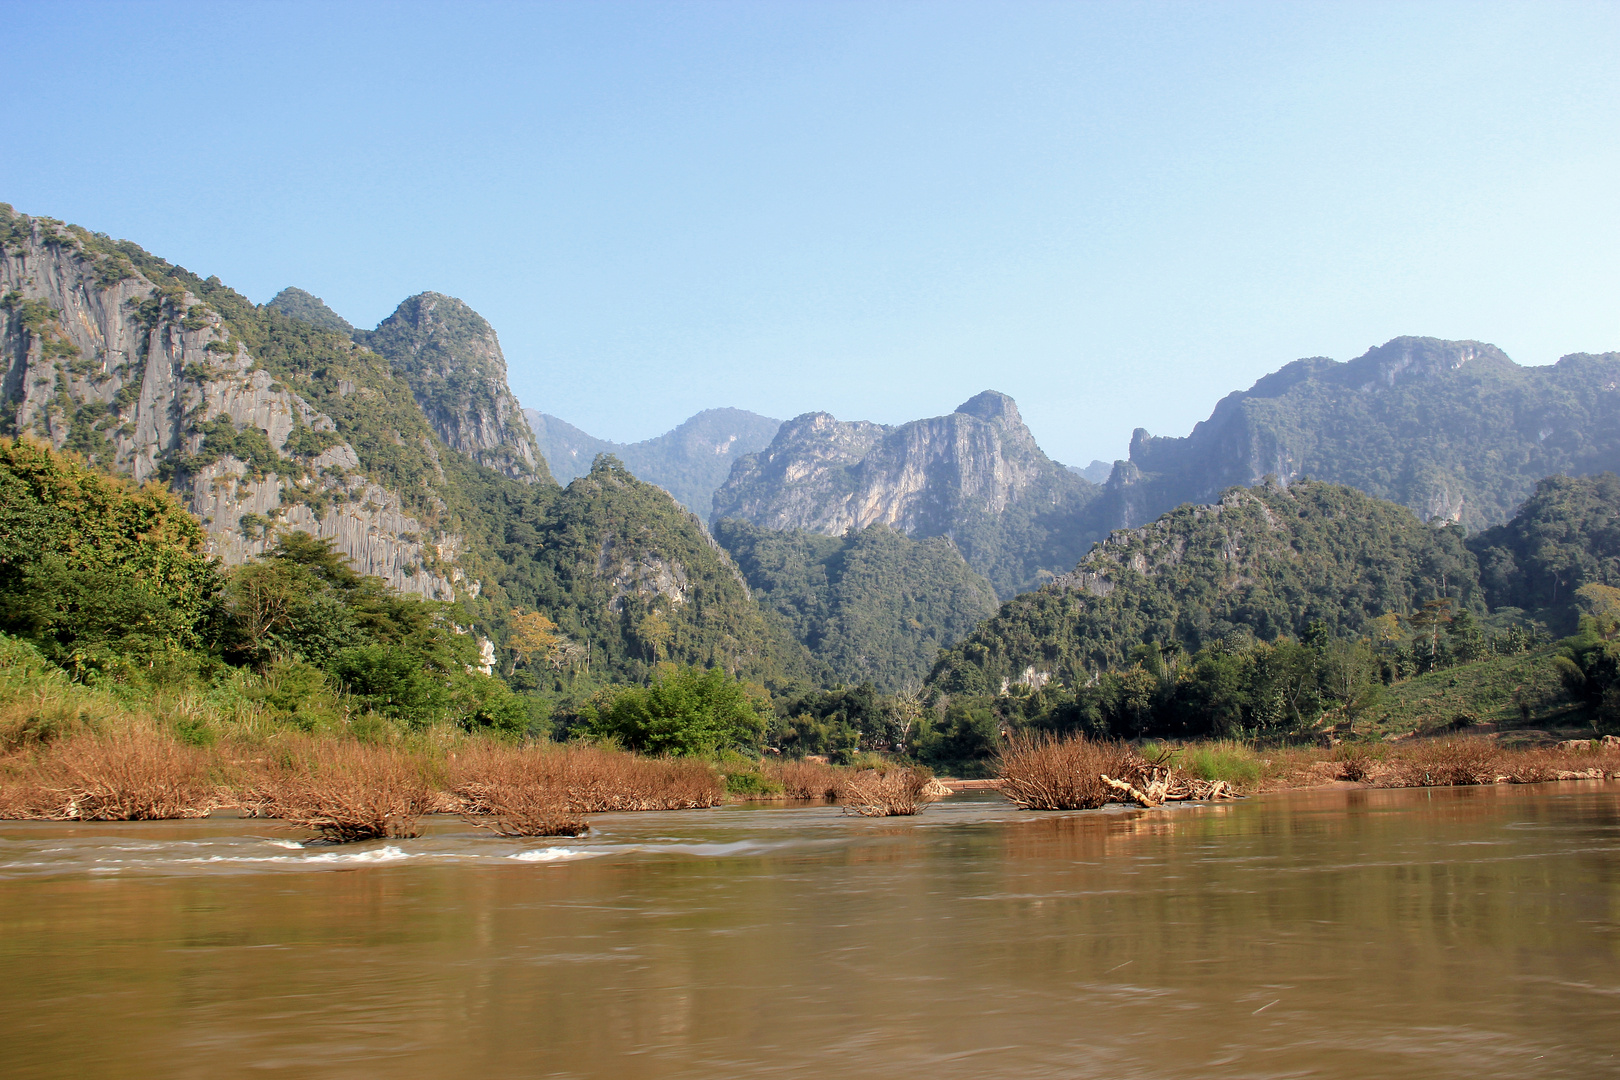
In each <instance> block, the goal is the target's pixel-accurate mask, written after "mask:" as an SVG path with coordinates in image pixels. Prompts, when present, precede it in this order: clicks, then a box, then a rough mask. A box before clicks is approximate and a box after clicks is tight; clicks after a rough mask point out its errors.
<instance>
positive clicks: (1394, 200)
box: [0, 2, 1620, 464]
mask: <svg viewBox="0 0 1620 1080" xmlns="http://www.w3.org/2000/svg"><path fill="white" fill-rule="evenodd" d="M0 16H3V17H4V20H5V22H4V25H5V27H6V38H7V41H8V44H9V48H8V49H7V50H6V61H5V71H4V78H3V82H0V87H3V90H0V95H3V96H0V100H3V102H4V105H5V115H6V118H7V121H8V123H7V125H6V126H7V135H8V137H7V139H6V144H5V148H4V149H3V150H0V200H4V201H8V202H11V203H13V204H14V205H15V206H16V207H17V208H18V209H19V210H22V211H25V212H29V213H37V214H47V215H50V216H52V217H58V218H64V219H67V220H70V221H74V222H77V223H80V224H83V225H85V226H87V227H89V228H92V229H98V230H102V231H105V232H109V233H111V234H113V235H114V236H119V237H128V238H130V239H132V240H135V241H137V242H139V243H140V244H142V245H143V246H145V247H146V248H148V249H149V250H151V251H153V252H155V253H157V254H159V255H162V256H164V257H166V258H169V259H171V260H173V261H175V262H179V263H181V264H183V265H185V266H187V267H188V268H190V269H192V270H194V271H196V272H198V273H201V274H204V275H207V274H218V275H219V276H220V277H221V278H222V279H224V280H225V281H226V282H227V283H229V284H231V285H233V286H235V287H236V288H237V289H240V290H241V291H243V292H244V293H246V294H247V295H248V296H250V297H251V298H253V299H254V300H256V301H260V302H263V301H265V300H268V299H269V298H270V297H271V296H272V295H274V293H275V292H276V291H277V290H279V289H280V288H281V287H282V286H283V285H288V284H296V285H298V286H300V287H302V288H305V289H308V290H310V291H311V292H314V293H316V294H317V295H319V296H322V297H324V298H325V299H326V300H327V302H328V303H330V304H331V305H332V306H333V307H334V308H335V309H336V310H337V311H338V312H339V313H341V314H342V315H344V316H345V317H346V318H348V319H350V320H351V321H352V322H354V323H356V324H358V325H363V326H373V325H375V324H376V323H377V322H378V321H379V320H380V319H382V318H383V317H384V316H386V315H387V314H388V313H389V312H390V311H391V310H392V309H393V307H394V305H395V304H397V303H398V302H399V301H400V300H401V299H403V298H404V297H405V296H407V295H409V294H411V293H414V292H419V291H421V290H424V289H435V290H438V291H440V292H446V293H451V294H453V295H456V296H459V297H461V298H462V299H464V300H466V301H467V302H468V303H470V304H471V305H472V306H473V307H474V308H476V309H477V310H478V311H480V312H482V313H483V314H484V315H485V316H486V317H487V318H488V319H489V320H490V321H491V322H492V323H493V324H494V325H495V327H496V329H497V330H498V331H499V333H500V336H501V341H502V344H503V346H504V348H505V351H506V355H507V359H508V361H509V362H510V365H511V380H512V384H513V387H514V389H515V390H516V391H517V393H518V395H519V397H520V398H522V400H523V401H524V403H525V404H527V405H531V406H534V407H537V408H540V409H542V410H544V411H546V412H551V413H555V414H557V415H559V416H562V417H564V418H565V419H568V420H570V421H572V422H574V423H576V424H578V425H580V426H581V427H583V428H585V429H586V430H588V431H590V432H592V433H593V434H596V435H600V436H603V437H608V438H614V439H620V440H634V439H639V438H644V437H647V436H650V435H653V434H656V433H658V432H660V431H663V430H665V429H667V428H669V427H671V426H672V425H674V424H675V423H677V422H679V421H680V420H681V419H683V418H685V417H686V416H688V415H689V414H691V413H693V412H695V411H697V410H698V409H701V408H705V407H709V406H716V405H735V406H739V407H742V408H748V409H754V410H757V411H759V412H763V413H768V414H770V415H774V416H778V417H787V416H792V415H795V414H797V413H800V412H805V411H808V410H811V409H826V410H828V411H830V412H832V413H834V414H836V415H838V416H840V417H843V418H846V419H856V418H864V419H872V420H879V421H884V422H890V423H893V422H900V421H904V420H907V419H911V418H914V417H918V416H928V415H934V414H938V413H941V412H946V411H949V410H950V409H952V408H954V407H955V406H956V405H957V404H958V403H959V402H961V401H962V400H964V399H966V398H967V397H969V396H971V395H972V394H974V393H976V392H977V391H979V390H982V389H984V388H986V387H993V388H996V389H999V390H1004V391H1006V392H1007V393H1010V394H1012V395H1013V396H1014V397H1016V398H1017V399H1018V402H1019V405H1020V407H1021V408H1022V409H1023V412H1024V415H1025V417H1026V418H1027V419H1028V421H1029V423H1030V426H1031V427H1032V428H1033V429H1034V431H1035V434H1036V436H1037V438H1039V439H1040V441H1041V443H1042V445H1043V446H1044V447H1046V449H1047V450H1048V452H1049V453H1051V454H1052V455H1053V456H1055V457H1057V458H1059V459H1060V460H1064V461H1070V462H1074V463H1077V464H1084V463H1085V462H1087V461H1089V460H1091V459H1092V458H1093V457H1102V458H1108V459H1111V458H1113V457H1117V456H1123V454H1124V452H1125V448H1126V443H1127V441H1128V439H1129V437H1130V431H1131V429H1132V428H1133V427H1136V426H1138V425H1140V426H1144V427H1146V428H1148V429H1149V430H1150V431H1153V432H1154V433H1155V434H1177V435H1179V434H1185V433H1186V432H1187V430H1188V429H1189V428H1190V427H1191V426H1192V424H1193V423H1194V422H1196V421H1197V420H1199V419H1202V418H1203V417H1204V416H1206V415H1207V414H1208V413H1209V410H1210V408H1211V407H1212V406H1213V405H1214V403H1215V401H1216V400H1217V399H1218V398H1219V397H1220V396H1221V395H1223V394H1224V393H1226V392H1228V391H1230V390H1232V389H1236V388H1239V387H1246V386H1247V385H1249V384H1250V383H1251V382H1253V380H1254V379H1256V378H1257V377H1259V376H1260V375H1262V374H1264V373H1265V372H1267V371H1270V370H1273V369H1275V368H1277V367H1279V366H1280V365H1282V364H1283V363H1285V362H1287V361H1288V360H1291V359H1294V358H1297V357H1300V356H1313V355H1326V356H1333V357H1335V358H1338V359H1341V360H1342V359H1349V358H1351V357H1353V356H1355V355H1358V354H1359V353H1361V352H1362V351H1364V350H1365V349H1366V348H1367V347H1368V346H1370V345H1373V344H1376V343H1380V342H1382V341H1384V340H1386V339H1388V338H1390V337H1394V336H1396V335H1398V334H1432V335H1437V336H1442V337H1454V338H1462V337H1468V338H1478V339H1482V340H1486V341H1491V342H1494V343H1495V344H1497V345H1500V346H1502V347H1503V348H1504V349H1506V350H1507V351H1508V352H1509V354H1510V355H1512V356H1514V357H1515V359H1517V360H1518V361H1519V362H1521V363H1529V364H1543V363H1550V362H1551V361H1553V360H1555V359H1557V357H1558V356H1560V355H1562V354H1564V353H1568V352H1575V351H1604V350H1611V349H1620V257H1617V252H1620V59H1617V57H1620V5H1616V4H1569V5H1559V4H1549V3H1538V4H1533V5H1519V4H1512V5H1495V4H1464V5H1453V4H1440V5H1425V4H1413V3H1400V4H1307V3H1293V4H1282V5H1274V4H1213V3H1211V4H1167V5H1165V4H1126V5H1115V4H1052V5H1048V4H1016V3H996V4H962V5H946V4H941V3H927V4H882V3H860V4H838V3H801V4H788V3H776V4H771V3H748V4H726V3H686V4H610V3H600V4H527V5H508V4H484V5H479V4H469V3H461V4H455V5H432V4H418V5H404V4H386V5H370V4H331V3H325V4H295V3H262V4H207V5H193V4H156V3H151V4H143V3H121V4H107V5H79V4H71V3H52V4H41V3H35V2H29V3H0Z"/></svg>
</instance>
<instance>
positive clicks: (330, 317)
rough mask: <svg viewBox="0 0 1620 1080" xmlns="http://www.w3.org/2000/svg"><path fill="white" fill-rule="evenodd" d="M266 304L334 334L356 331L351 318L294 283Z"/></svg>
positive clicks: (346, 333) (350, 334)
mask: <svg viewBox="0 0 1620 1080" xmlns="http://www.w3.org/2000/svg"><path fill="white" fill-rule="evenodd" d="M264 306H265V307H267V308H270V309H271V310H272V311H279V312H281V314H283V315H285V316H287V317H288V318H289V319H297V320H298V321H299V322H305V323H308V324H309V325H311V326H313V327H315V328H316V329H317V330H330V331H332V332H333V333H334V334H343V335H346V336H349V337H352V336H353V335H354V332H355V330H354V326H353V325H352V324H351V323H350V322H349V320H348V319H345V318H344V317H343V316H341V315H339V314H338V313H337V312H335V311H333V310H332V309H331V308H329V307H327V306H326V301H325V300H322V299H321V298H320V297H318V296H316V295H315V294H314V293H310V292H305V291H304V290H303V289H300V288H297V287H295V286H292V285H289V286H287V287H286V288H285V289H282V290H281V291H280V292H278V293H276V295H275V296H273V297H271V298H270V302H269V303H268V304H266V305H264Z"/></svg>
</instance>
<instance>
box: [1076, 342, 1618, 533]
mask: <svg viewBox="0 0 1620 1080" xmlns="http://www.w3.org/2000/svg"><path fill="white" fill-rule="evenodd" d="M1616 468H1620V353H1604V354H1602V355H1596V356H1594V355H1588V354H1584V353H1582V354H1576V355H1571V356H1566V357H1564V358H1563V359H1562V360H1560V361H1558V363H1556V364H1553V365H1551V366H1548V367H1520V366H1519V365H1517V364H1515V363H1514V362H1513V361H1512V360H1510V359H1508V357H1507V356H1506V355H1505V354H1504V353H1503V352H1502V351H1501V350H1500V349H1498V348H1496V347H1495V346H1493V345H1486V344H1483V343H1481V342H1477V341H1442V340H1439V339H1436V338H1420V337H1402V338H1396V339H1394V340H1393V341H1390V342H1388V343H1386V344H1384V345H1381V346H1378V347H1377V348H1374V349H1371V350H1369V351H1368V352H1367V353H1366V354H1364V355H1362V356H1360V357H1357V358H1356V359H1354V360H1351V361H1349V362H1348V363H1338V362H1335V361H1333V360H1328V359H1325V358H1321V357H1317V358H1314V359H1308V360H1296V361H1295V362H1293V363H1291V364H1288V365H1287V366H1285V367H1283V368H1282V369H1281V370H1279V371H1276V372H1273V373H1272V374H1270V375H1267V376H1266V377H1265V378H1263V379H1261V380H1260V381H1259V382H1257V383H1255V384H1254V386H1252V387H1250V388H1249V389H1248V390H1245V391H1241V392H1237V393H1233V394H1230V395H1228V396H1227V397H1226V398H1224V399H1223V400H1222V401H1221V402H1220V404H1218V405H1217V406H1216V407H1215V410H1214V412H1213V413H1212V414H1211V415H1210V418H1209V419H1208V420H1205V421H1203V422H1202V423H1200V424H1198V425H1197V426H1196V427H1195V428H1194V429H1193V431H1192V434H1190V435H1188V436H1187V437H1186V438H1182V439H1175V438H1155V437H1153V436H1150V435H1149V434H1148V433H1147V432H1146V431H1143V430H1142V429H1140V428H1139V429H1137V431H1136V434H1135V435H1134V436H1133V437H1132V439H1131V450H1130V460H1129V461H1128V462H1125V463H1122V464H1121V465H1120V466H1119V467H1118V468H1116V470H1115V471H1114V474H1113V475H1112V477H1111V478H1110V480H1109V482H1108V485H1107V492H1106V494H1105V496H1104V498H1103V499H1102V500H1101V503H1100V517H1099V521H1100V522H1101V523H1102V524H1104V525H1106V526H1107V527H1110V528H1117V527H1125V526H1131V525H1138V524H1141V523H1142V522H1145V521H1150V520H1152V519H1153V518H1155V517H1157V516H1158V515H1159V514H1162V513H1164V512H1165V511H1167V510H1170V509H1172V508H1174V507H1176V506H1179V505H1180V504H1182V503H1189V502H1190V503H1205V502H1209V501H1211V500H1213V499H1214V498H1216V497H1217V495H1218V494H1219V493H1220V492H1221V491H1223V490H1225V489H1226V488H1228V487H1231V486H1233V485H1248V484H1254V483H1257V482H1259V481H1260V480H1261V479H1263V478H1264V477H1266V476H1267V475H1272V476H1276V477H1278V478H1279V479H1280V480H1282V481H1283V482H1285V483H1288V482H1292V481H1293V480H1295V479H1297V478H1299V477H1301V476H1310V477H1312V478H1314V479H1318V480H1329V481H1332V482H1334V483H1338V484H1348V485H1350V486H1352V487H1355V488H1359V489H1360V490H1362V491H1364V492H1366V493H1367V494H1369V495H1376V496H1377V497H1379V498H1381V499H1389V500H1392V501H1394V502H1398V503H1401V504H1402V505H1404V506H1407V507H1410V508H1411V509H1412V510H1413V511H1414V512H1416V513H1417V514H1418V515H1419V516H1420V517H1422V518H1424V519H1425V520H1434V519H1439V520H1444V521H1455V522H1458V523H1460V524H1462V525H1464V526H1465V527H1467V528H1468V529H1470V530H1477V529H1481V528H1485V527H1487V526H1490V525H1496V524H1500V523H1502V522H1504V521H1506V520H1507V519H1508V518H1509V517H1511V516H1512V514H1513V512H1514V509H1515V507H1517V506H1518V505H1519V504H1520V503H1521V502H1523V501H1524V500H1525V499H1526V498H1528V497H1529V495H1530V493H1531V491H1532V490H1533V489H1534V488H1535V485H1536V482H1537V481H1539V480H1540V479H1542V478H1543V477H1546V476H1551V475H1554V474H1565V475H1570V476H1581V475H1590V474H1592V473H1597V472H1602V471H1606V470H1607V471H1612V470H1614V469H1616Z"/></svg>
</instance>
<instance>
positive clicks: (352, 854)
mask: <svg viewBox="0 0 1620 1080" xmlns="http://www.w3.org/2000/svg"><path fill="white" fill-rule="evenodd" d="M414 858H416V856H415V855H413V854H412V853H411V852H409V851H404V850H401V849H400V848H397V847H395V846H394V845H393V844H389V845H388V846H387V847H380V848H373V849H372V850H371V851H347V852H342V851H332V852H322V853H321V854H319V855H306V856H305V857H304V858H303V859H302V860H301V861H302V862H318V863H337V862H341V863H379V862H397V861H399V860H400V859H414Z"/></svg>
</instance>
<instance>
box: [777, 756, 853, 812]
mask: <svg viewBox="0 0 1620 1080" xmlns="http://www.w3.org/2000/svg"><path fill="white" fill-rule="evenodd" d="M765 776H766V779H768V780H771V781H774V782H775V783H777V784H779V785H780V786H781V788H782V797H783V798H784V799H804V800H809V801H816V800H825V801H827V802H832V801H833V800H835V799H837V798H838V789H839V785H840V784H842V783H843V771H842V770H840V769H838V768H836V767H834V766H832V765H826V764H823V763H821V762H817V761H803V760H799V761H772V762H767V763H766V765H765Z"/></svg>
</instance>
